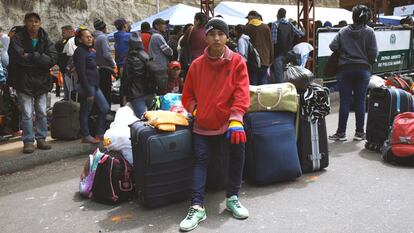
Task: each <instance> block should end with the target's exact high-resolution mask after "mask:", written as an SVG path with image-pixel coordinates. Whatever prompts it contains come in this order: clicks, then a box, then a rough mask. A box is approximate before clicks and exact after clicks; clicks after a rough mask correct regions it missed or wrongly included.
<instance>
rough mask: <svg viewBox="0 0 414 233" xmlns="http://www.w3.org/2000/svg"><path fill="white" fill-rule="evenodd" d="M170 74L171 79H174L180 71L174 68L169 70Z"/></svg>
mask: <svg viewBox="0 0 414 233" xmlns="http://www.w3.org/2000/svg"><path fill="white" fill-rule="evenodd" d="M170 73H171V77H173V78H176V77H178V76H180V73H181V70H180V68H178V67H174V68H172V69H170Z"/></svg>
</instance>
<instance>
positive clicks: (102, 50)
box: [93, 19, 115, 109]
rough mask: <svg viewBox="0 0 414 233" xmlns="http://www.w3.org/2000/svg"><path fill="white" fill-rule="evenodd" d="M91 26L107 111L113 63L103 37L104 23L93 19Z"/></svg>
mask: <svg viewBox="0 0 414 233" xmlns="http://www.w3.org/2000/svg"><path fill="white" fill-rule="evenodd" d="M93 26H94V28H95V30H96V31H95V32H94V37H95V46H94V47H95V50H96V64H97V65H98V67H99V78H100V89H101V91H102V93H103V94H104V96H105V99H106V101H107V102H108V104H109V109H111V87H112V74H113V73H114V71H115V61H114V59H113V58H112V53H111V47H109V40H108V37H107V36H106V35H105V33H106V24H105V22H104V21H102V20H101V19H95V20H94V21H93Z"/></svg>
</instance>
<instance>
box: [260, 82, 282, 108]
mask: <svg viewBox="0 0 414 233" xmlns="http://www.w3.org/2000/svg"><path fill="white" fill-rule="evenodd" d="M261 90H262V89H261V88H260V87H258V88H257V102H258V103H259V105H260V106H262V107H263V108H265V109H267V110H271V109H272V108H274V107H276V106H278V105H279V103H280V101H281V100H282V95H283V91H282V88H277V90H278V91H277V93H279V98H278V99H277V101H276V104H274V105H273V106H265V105H264V104H262V101H261V98H260V93H261Z"/></svg>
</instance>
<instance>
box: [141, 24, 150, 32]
mask: <svg viewBox="0 0 414 233" xmlns="http://www.w3.org/2000/svg"><path fill="white" fill-rule="evenodd" d="M150 30H151V25H150V24H149V23H148V22H143V23H142V24H141V32H149V31H150Z"/></svg>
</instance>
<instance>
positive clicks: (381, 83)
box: [368, 75, 385, 89]
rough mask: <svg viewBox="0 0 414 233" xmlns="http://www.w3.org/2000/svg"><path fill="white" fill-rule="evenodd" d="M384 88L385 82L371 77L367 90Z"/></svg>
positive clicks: (374, 76)
mask: <svg viewBox="0 0 414 233" xmlns="http://www.w3.org/2000/svg"><path fill="white" fill-rule="evenodd" d="M378 87H385V80H384V79H383V78H381V77H379V76H377V75H372V76H371V78H370V79H369V83H368V88H370V89H372V88H378Z"/></svg>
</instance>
